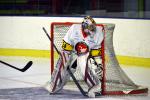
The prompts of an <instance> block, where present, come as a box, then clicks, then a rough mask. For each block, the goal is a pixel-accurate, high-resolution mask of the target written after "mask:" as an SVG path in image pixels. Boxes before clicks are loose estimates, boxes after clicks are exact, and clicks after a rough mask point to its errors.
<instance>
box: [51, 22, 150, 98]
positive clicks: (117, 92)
mask: <svg viewBox="0 0 150 100" xmlns="http://www.w3.org/2000/svg"><path fill="white" fill-rule="evenodd" d="M72 24H80V23H72V22H53V23H51V26H50V27H51V28H50V36H51V39H52V41H51V45H50V50H51V51H50V52H51V54H50V63H51V64H50V65H51V73H52V72H53V70H54V66H55V63H54V59H55V56H54V55H55V50H54V47H53V44H55V43H54V38H55V37H54V36H55V26H56V25H62V26H63V25H64V26H71V25H72ZM109 25H110V26H111V25H112V26H114V27H115V25H114V24H111V23H102V24H97V26H102V27H104V30H105V32H104V33H105V37H104V41H103V42H102V63H103V68H104V70H103V79H102V95H125V94H145V93H148V88H146V87H142V86H138V85H136V84H134V83H133V82H132V80H130V79H129V78H128V77H127V76H126V74H125V73H124V72H123V71H122V70H121V69H119V70H118V71H120V73H122V74H123V75H125V76H126V77H127V80H129V81H131V83H132V85H134V86H135V89H125V90H113V91H109V90H107V79H106V74H107V73H106V70H107V69H106V66H107V65H106V64H105V61H106V60H105V59H106V57H105V50H106V48H105V47H106V46H105V39H106V38H107V37H106V34H107V32H106V28H108V27H107V26H109ZM109 28H112V27H109ZM111 36H113V35H111ZM112 42H113V41H112ZM111 49H112V52H114V49H113V43H112V47H111ZM114 55H115V53H114ZM113 59H115V62H116V65H117V66H118V68H119V67H120V66H119V63H118V61H117V59H116V57H115V58H113ZM126 77H125V78H126ZM114 83H115V84H120V83H118V82H114ZM125 84H126V83H125ZM127 85H128V84H127ZM129 85H130V84H129Z"/></svg>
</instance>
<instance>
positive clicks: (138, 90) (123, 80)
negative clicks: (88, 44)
mask: <svg viewBox="0 0 150 100" xmlns="http://www.w3.org/2000/svg"><path fill="white" fill-rule="evenodd" d="M72 24H80V23H72V22H53V23H51V26H50V27H51V29H50V36H51V38H52V41H51V46H50V50H51V51H50V52H51V53H50V54H51V55H50V63H51V64H50V65H51V73H52V72H53V70H54V66H55V65H56V62H57V59H58V54H57V53H56V52H55V50H54V48H53V43H54V44H55V45H56V47H57V48H58V50H60V51H61V49H62V48H61V45H62V39H63V37H64V36H65V34H66V32H67V31H68V30H69V28H70V26H71V25H72ZM97 26H100V27H104V30H105V32H104V41H103V43H102V46H101V47H102V63H103V69H104V71H103V79H102V94H103V95H123V94H145V93H147V92H148V88H145V87H142V86H139V85H136V84H135V83H134V82H132V80H131V79H130V78H129V77H128V76H127V75H126V73H125V72H124V71H123V70H122V69H121V67H120V65H119V63H118V61H117V59H116V56H115V51H114V48H113V32H114V28H115V25H114V24H111V23H102V24H97ZM77 74H80V73H78V71H77ZM77 76H79V75H77ZM76 78H78V77H76ZM79 79H82V78H79Z"/></svg>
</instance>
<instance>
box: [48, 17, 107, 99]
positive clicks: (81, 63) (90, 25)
mask: <svg viewBox="0 0 150 100" xmlns="http://www.w3.org/2000/svg"><path fill="white" fill-rule="evenodd" d="M103 39H104V27H103V26H96V22H95V21H94V19H93V18H92V17H90V16H86V17H85V18H84V19H83V22H82V23H81V24H73V25H72V26H71V27H70V29H69V30H68V32H67V33H66V35H65V37H64V38H63V43H62V48H63V50H62V51H61V57H60V58H59V60H58V61H57V64H56V67H55V69H54V71H53V73H52V78H51V80H50V81H49V82H47V84H46V86H45V88H46V89H47V90H48V91H49V92H50V93H56V92H58V91H60V90H61V89H62V88H63V86H64V85H65V84H66V82H67V80H68V79H69V77H70V76H69V73H68V72H67V67H68V66H69V67H70V69H71V71H72V72H73V73H74V72H75V71H76V68H77V67H78V68H79V69H80V71H81V73H82V77H83V79H84V81H85V82H86V84H87V85H88V87H89V89H88V96H89V97H95V93H97V92H98V93H101V91H102V90H101V81H102V73H103V65H102V60H101V43H102V42H103Z"/></svg>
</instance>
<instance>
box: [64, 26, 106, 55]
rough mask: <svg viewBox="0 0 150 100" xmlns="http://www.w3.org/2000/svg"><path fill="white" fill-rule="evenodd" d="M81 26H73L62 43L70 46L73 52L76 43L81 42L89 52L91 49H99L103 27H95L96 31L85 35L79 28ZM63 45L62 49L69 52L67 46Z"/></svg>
mask: <svg viewBox="0 0 150 100" xmlns="http://www.w3.org/2000/svg"><path fill="white" fill-rule="evenodd" d="M81 27H82V26H81V24H73V25H72V26H71V27H70V29H69V31H68V32H67V34H66V35H65V37H64V42H66V43H68V44H70V45H71V46H72V47H73V48H72V50H73V51H74V52H77V51H76V50H75V47H76V45H77V43H80V42H83V43H85V44H86V45H87V46H88V49H89V51H90V50H92V49H99V48H101V43H102V41H103V39H104V32H103V27H101V26H96V31H95V32H93V34H90V35H86V34H85V33H84V32H83V31H82V28H81ZM64 45H65V43H63V48H64V49H66V50H71V48H69V47H68V46H66V45H65V47H64Z"/></svg>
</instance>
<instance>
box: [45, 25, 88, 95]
mask: <svg viewBox="0 0 150 100" xmlns="http://www.w3.org/2000/svg"><path fill="white" fill-rule="evenodd" d="M43 31H44V32H45V34H46V35H47V37H48V38H49V40H50V41H51V42H52V39H51V37H50V36H49V35H48V33H47V31H46V29H45V28H44V27H43ZM53 47H54V48H55V50H56V52H57V53H58V54H59V55H60V56H61V53H60V52H59V50H58V49H57V47H56V45H55V44H54V43H53ZM67 71H68V73H69V74H70V76H71V78H72V79H73V81H74V82H75V84H76V86H77V87H78V89H79V90H80V92H81V93H82V95H84V96H87V92H85V91H84V90H83V89H82V87H81V85H80V84H79V82H78V81H77V79H76V78H75V76H74V75H73V73H72V72H71V70H70V68H69V67H68V68H67Z"/></svg>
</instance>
